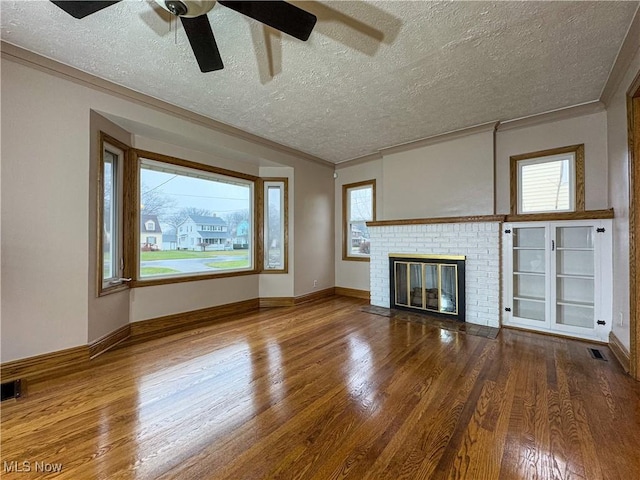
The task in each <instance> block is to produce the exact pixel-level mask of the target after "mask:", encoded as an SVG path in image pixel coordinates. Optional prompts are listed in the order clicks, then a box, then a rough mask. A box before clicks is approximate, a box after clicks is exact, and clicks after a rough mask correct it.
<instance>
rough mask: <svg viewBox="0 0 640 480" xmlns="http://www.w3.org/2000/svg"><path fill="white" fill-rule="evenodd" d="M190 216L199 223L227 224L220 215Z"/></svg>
mask: <svg viewBox="0 0 640 480" xmlns="http://www.w3.org/2000/svg"><path fill="white" fill-rule="evenodd" d="M189 218H190V219H191V220H193V222H194V223H196V224H198V225H226V224H227V222H225V221H224V220H223V219H221V218H220V217H208V216H204V215H189Z"/></svg>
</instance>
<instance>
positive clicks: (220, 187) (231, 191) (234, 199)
mask: <svg viewBox="0 0 640 480" xmlns="http://www.w3.org/2000/svg"><path fill="white" fill-rule="evenodd" d="M185 172H186V171H185ZM181 173H182V172H181ZM141 183H142V186H143V190H146V191H148V190H155V191H158V192H160V193H162V194H163V195H166V196H168V197H170V198H172V199H173V200H175V202H176V209H177V210H180V209H182V208H184V207H195V208H203V209H206V210H211V211H212V212H213V213H216V214H219V215H224V214H225V213H230V212H235V211H238V210H247V209H248V208H249V207H250V203H249V202H250V198H251V190H250V188H249V186H248V185H231V184H227V183H222V182H219V181H211V180H205V179H204V178H193V177H187V176H183V175H182V174H181V175H176V173H174V172H160V171H154V170H150V169H148V168H145V167H144V166H143V168H142V170H141Z"/></svg>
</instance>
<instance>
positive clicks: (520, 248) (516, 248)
mask: <svg viewBox="0 0 640 480" xmlns="http://www.w3.org/2000/svg"><path fill="white" fill-rule="evenodd" d="M513 249H514V250H539V251H544V250H545V248H544V247H513Z"/></svg>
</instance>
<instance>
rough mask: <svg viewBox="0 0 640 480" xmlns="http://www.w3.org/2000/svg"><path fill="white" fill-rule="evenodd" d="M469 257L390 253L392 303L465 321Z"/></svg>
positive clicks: (394, 306) (412, 309)
mask: <svg viewBox="0 0 640 480" xmlns="http://www.w3.org/2000/svg"><path fill="white" fill-rule="evenodd" d="M464 265H465V257H464V256H462V255H420V254H394V253H390V254H389V285H390V296H389V300H390V306H391V308H396V309H400V310H408V311H413V312H420V313H424V314H428V315H436V316H441V317H447V318H450V319H455V320H459V321H462V322H464V321H465V290H464V286H465V272H464Z"/></svg>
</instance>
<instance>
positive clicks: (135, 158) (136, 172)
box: [125, 149, 262, 287]
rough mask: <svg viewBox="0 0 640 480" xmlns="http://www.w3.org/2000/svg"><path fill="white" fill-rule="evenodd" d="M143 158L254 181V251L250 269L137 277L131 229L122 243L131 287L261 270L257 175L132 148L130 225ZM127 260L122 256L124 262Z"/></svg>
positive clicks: (136, 217) (134, 220) (135, 216)
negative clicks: (129, 272)
mask: <svg viewBox="0 0 640 480" xmlns="http://www.w3.org/2000/svg"><path fill="white" fill-rule="evenodd" d="M142 159H147V160H152V161H156V162H162V163H168V164H170V165H174V166H177V167H183V168H190V169H194V170H201V171H204V172H207V173H213V174H216V175H223V176H227V177H232V178H238V179H241V180H246V181H248V182H251V183H253V202H252V203H253V205H252V208H253V211H252V217H253V218H252V219H251V221H252V225H253V232H252V241H253V251H252V252H251V256H252V264H253V268H251V269H247V270H237V271H228V272H224V271H223V272H216V273H198V274H191V275H184V276H176V277H162V278H144V279H142V278H140V277H139V273H138V270H139V269H138V266H139V262H140V251H139V250H140V249H139V241H140V232H139V231H138V230H139V229H138V230H136V229H133V230H131V231H132V232H133V235H132V237H133V238H131V240H130V241H129V242H128V243H127V244H126V245H125V248H127V252H128V259H130V265H131V266H132V268H131V273H132V274H133V275H132V278H133V280H132V281H131V284H132V285H131V286H132V287H148V286H154V285H167V284H172V283H183V282H192V281H199V280H210V279H214V278H224V277H237V276H243V275H255V274H257V273H260V266H261V262H259V261H258V260H259V259H261V256H259V254H260V252H261V250H262V249H261V245H260V240H259V235H258V231H259V230H260V228H261V226H260V223H259V221H260V215H259V214H258V212H259V208H260V205H259V200H260V197H261V194H260V178H259V177H256V176H254V175H249V174H245V173H241V172H235V171H232V170H227V169H224V168H219V167H214V166H211V165H206V164H202V163H197V162H192V161H189V160H184V159H181V158H176V157H172V156H169V155H163V154H160V153H155V152H150V151H146V150H139V149H132V150H131V162H129V163H130V164H131V172H130V175H129V182H128V201H126V202H125V204H126V205H125V208H127V217H128V219H129V222H130V223H131V224H132V225H136V224H137V225H140V195H139V191H140V162H141V160H142ZM128 259H125V261H127V260H128Z"/></svg>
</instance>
